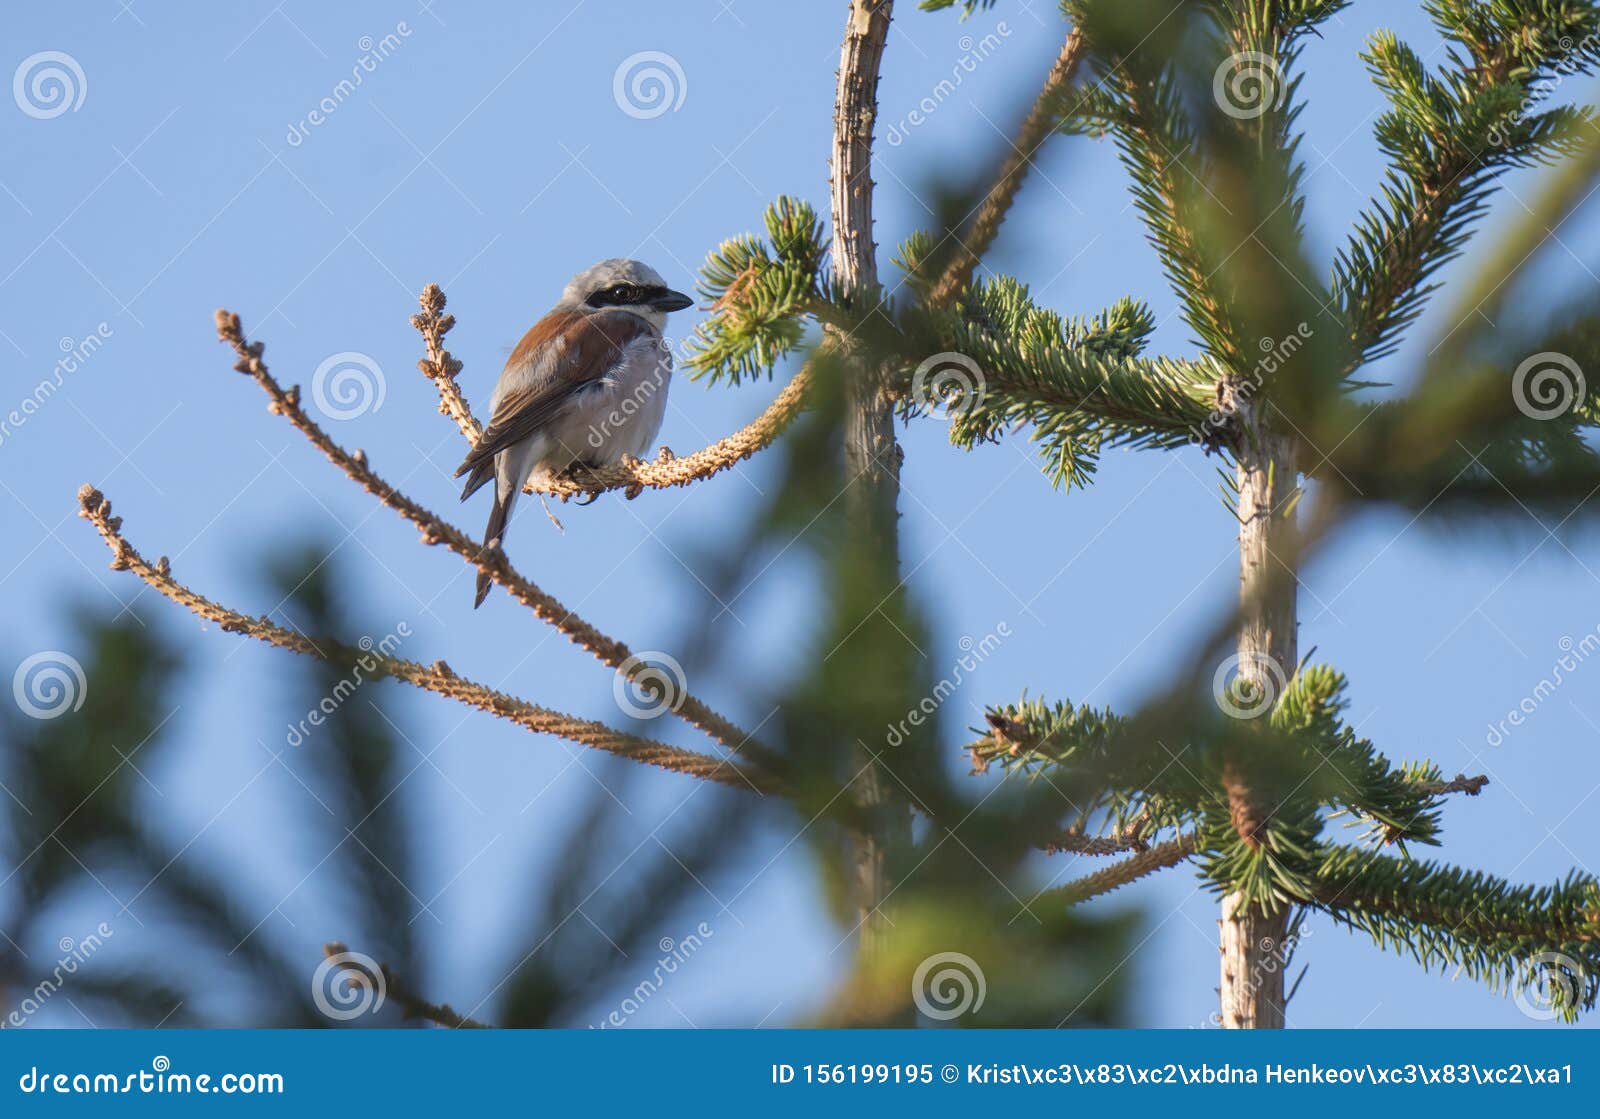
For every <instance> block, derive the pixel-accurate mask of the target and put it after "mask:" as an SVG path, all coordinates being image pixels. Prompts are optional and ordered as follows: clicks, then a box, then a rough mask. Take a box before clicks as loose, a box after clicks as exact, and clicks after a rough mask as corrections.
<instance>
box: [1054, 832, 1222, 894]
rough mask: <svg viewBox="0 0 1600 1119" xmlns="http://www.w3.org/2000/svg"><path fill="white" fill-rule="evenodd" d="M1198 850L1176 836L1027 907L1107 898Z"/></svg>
mask: <svg viewBox="0 0 1600 1119" xmlns="http://www.w3.org/2000/svg"><path fill="white" fill-rule="evenodd" d="M1199 849H1200V847H1199V839H1198V837H1196V836H1194V835H1180V836H1178V837H1177V838H1176V839H1169V840H1168V841H1167V842H1165V843H1159V844H1157V845H1156V846H1154V847H1151V848H1150V849H1149V850H1146V851H1140V852H1139V853H1138V854H1136V855H1130V856H1129V857H1128V858H1126V859H1123V860H1121V861H1120V862H1116V863H1113V864H1112V865H1110V866H1108V867H1105V868H1103V869H1101V870H1097V871H1095V872H1094V873H1093V874H1086V875H1084V876H1083V877H1082V878H1075V879H1073V880H1072V881H1071V882H1067V883H1065V884H1064V885H1061V886H1056V887H1055V888H1053V889H1049V890H1046V891H1045V892H1044V893H1042V894H1040V895H1039V896H1038V897H1036V898H1034V899H1033V901H1031V902H1029V903H1028V904H1029V905H1030V906H1032V905H1036V904H1038V903H1039V902H1044V903H1045V904H1046V905H1063V906H1067V905H1078V904H1080V903H1082V902H1086V901H1088V900H1090V899H1091V898H1097V897H1100V896H1101V895H1103V894H1109V893H1110V892H1111V891H1112V890H1116V889H1120V888H1121V887H1123V886H1126V885H1128V884H1129V883H1130V882H1137V881H1138V880H1139V879H1141V878H1143V877H1145V876H1146V875H1150V874H1154V873H1155V872H1156V871H1158V870H1165V869H1166V868H1167V867H1169V866H1177V865H1178V864H1179V863H1181V862H1183V861H1184V860H1185V859H1187V858H1189V857H1190V856H1191V855H1193V854H1194V853H1195V852H1196V851H1198V850H1199Z"/></svg>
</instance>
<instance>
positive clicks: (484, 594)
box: [472, 486, 518, 610]
mask: <svg viewBox="0 0 1600 1119" xmlns="http://www.w3.org/2000/svg"><path fill="white" fill-rule="evenodd" d="M517 492H518V491H517V490H516V489H512V490H511V491H510V493H507V494H504V495H502V493H501V488H500V487H499V486H496V487H495V490H494V505H493V506H491V507H490V509H489V526H488V527H487V528H485V529H484V530H483V546H484V547H485V548H488V547H494V546H504V544H505V538H506V524H507V523H508V522H509V521H510V520H511V507H512V506H513V505H515V504H516V503H517ZM493 585H494V580H493V579H491V578H489V576H488V575H487V574H485V573H484V572H482V571H480V572H478V594H477V597H476V598H474V599H473V600H472V608H473V609H474V610H476V609H477V608H478V607H480V606H482V605H483V600H484V599H486V598H488V597H489V588H490V587H491V586H493Z"/></svg>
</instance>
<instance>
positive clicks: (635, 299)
mask: <svg viewBox="0 0 1600 1119" xmlns="http://www.w3.org/2000/svg"><path fill="white" fill-rule="evenodd" d="M693 303H694V300H693V299H691V298H689V297H688V296H687V295H684V294H683V293H682V292H677V291H673V290H672V289H671V288H669V287H668V286H667V282H666V281H665V280H663V279H662V278H661V274H660V273H659V272H657V271H656V270H655V269H654V268H651V267H650V266H649V265H648V264H641V263H640V262H639V261H637V260H626V259H623V258H622V257H614V258H612V259H611V260H602V261H601V262H600V263H599V264H595V265H591V266H590V267H588V268H585V269H584V270H583V271H582V272H579V273H578V274H577V275H576V276H574V277H572V280H571V282H570V283H568V284H567V288H566V290H565V291H564V292H562V293H561V302H560V303H559V304H557V307H558V308H560V309H563V310H571V311H586V312H593V311H608V310H618V311H631V312H632V313H633V314H636V315H638V316H639V317H640V318H642V319H644V320H645V321H646V322H648V323H649V324H650V325H651V326H653V327H655V328H656V329H657V330H660V329H661V328H662V326H663V325H665V323H666V320H667V315H668V313H669V312H672V311H681V310H683V309H684V308H685V307H688V306H691V305H692V304H693Z"/></svg>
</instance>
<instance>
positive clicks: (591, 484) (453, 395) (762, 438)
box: [411, 284, 811, 501]
mask: <svg viewBox="0 0 1600 1119" xmlns="http://www.w3.org/2000/svg"><path fill="white" fill-rule="evenodd" d="M444 305H445V298H444V292H442V291H441V290H439V285H437V284H429V285H428V286H427V287H426V288H425V289H423V292H422V313H421V314H419V315H413V316H412V317H411V323H412V325H413V326H415V327H416V328H417V329H418V330H419V331H421V332H422V338H423V344H424V346H425V347H426V349H427V353H428V356H427V358H426V359H424V360H423V361H421V362H419V363H418V366H419V367H420V368H421V369H422V372H423V373H424V374H426V375H427V377H428V379H429V380H431V381H432V382H433V383H434V386H435V387H436V388H437V389H438V390H439V411H440V412H441V413H442V414H444V415H446V416H449V417H450V418H451V419H452V420H454V421H455V423H456V426H457V427H459V428H460V429H461V434H462V435H464V436H466V438H467V441H468V442H470V443H476V442H477V441H478V438H479V436H481V435H482V434H483V428H482V425H480V424H479V423H478V421H477V419H476V418H475V417H474V416H473V414H472V409H471V408H470V407H469V406H468V405H467V401H466V398H465V397H464V396H463V395H462V394H461V388H460V386H459V385H457V384H456V374H458V373H459V372H460V371H461V363H460V362H459V361H457V360H456V359H455V358H454V357H453V356H452V355H451V353H450V351H449V350H448V349H446V348H445V345H444V336H445V334H446V333H448V332H449V330H450V328H451V327H453V326H454V325H455V316H454V315H445V314H441V312H442V311H443V310H444ZM810 385H811V370H810V368H809V367H805V368H802V369H801V370H800V371H799V372H798V373H796V374H795V375H794V377H793V378H792V379H791V380H790V381H789V383H788V384H787V385H785V386H784V389H783V391H782V392H780V393H779V394H778V395H777V397H776V398H774V400H773V401H772V403H771V404H769V405H767V407H766V410H765V411H763V412H762V413H761V414H760V415H759V416H757V417H756V418H755V419H754V420H751V421H750V423H748V424H746V425H745V426H744V427H742V428H740V429H739V430H738V431H735V432H734V433H733V434H731V435H728V436H726V437H724V438H722V439H719V440H717V441H716V442H715V443H712V444H711V445H709V446H707V447H704V448H702V449H701V450H699V451H696V452H695V453H694V454H692V455H686V456H684V457H683V458H677V457H674V456H673V455H672V454H671V453H670V452H668V451H666V450H665V449H663V452H662V455H661V457H659V458H657V459H656V460H655V461H654V462H644V461H642V460H634V461H631V462H627V463H622V464H619V465H616V466H600V467H574V468H573V469H572V470H571V471H569V472H568V473H567V474H564V475H562V476H561V477H558V478H533V479H529V481H528V484H527V485H526V486H524V487H523V492H525V493H530V494H551V495H554V496H556V497H559V498H561V499H562V500H563V501H565V500H567V499H568V498H570V497H575V496H579V495H587V494H599V493H605V492H606V491H607V490H625V491H627V493H628V495H629V496H630V497H631V496H634V495H637V494H638V493H639V492H641V491H642V490H646V489H669V488H671V487H673V486H687V485H689V484H691V483H693V482H699V481H703V480H704V479H706V478H710V477H711V476H713V475H715V474H720V473H722V472H723V471H724V470H728V469H730V468H732V467H734V466H737V465H738V464H739V463H741V462H743V461H744V460H745V459H747V458H749V457H750V456H751V455H754V454H755V453H756V452H757V451H761V450H764V449H765V448H766V447H768V446H770V445H771V444H772V442H773V440H775V439H777V437H778V436H779V435H780V434H782V433H783V431H784V429H785V428H787V427H788V426H789V424H790V423H792V422H793V421H794V418H795V417H796V416H798V415H799V414H800V411H801V409H802V407H803V406H804V404H805V396H806V392H807V391H808V389H809V388H810Z"/></svg>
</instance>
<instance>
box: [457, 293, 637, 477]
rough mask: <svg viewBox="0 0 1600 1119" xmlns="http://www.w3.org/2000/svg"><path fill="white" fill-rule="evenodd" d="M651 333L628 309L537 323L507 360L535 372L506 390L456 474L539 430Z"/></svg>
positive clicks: (559, 314) (560, 314) (562, 315)
mask: <svg viewBox="0 0 1600 1119" xmlns="http://www.w3.org/2000/svg"><path fill="white" fill-rule="evenodd" d="M649 333H650V327H649V325H648V324H646V323H645V321H644V320H643V319H641V318H639V317H638V316H637V315H631V314H628V313H626V312H604V313H601V314H589V315H585V314H583V313H581V312H578V311H556V312H552V313H551V314H548V315H546V316H545V317H544V318H542V319H540V320H539V321H538V322H536V323H534V325H533V328H532V329H531V330H529V331H528V333H527V334H525V335H523V336H522V341H520V342H518V343H517V346H516V348H515V349H514V350H512V351H511V357H510V358H509V359H508V360H507V361H506V368H507V369H513V368H518V367H522V368H526V369H529V370H530V372H531V375H530V376H529V377H528V378H527V379H526V380H525V382H524V384H522V385H519V386H514V387H511V388H508V389H507V390H506V391H505V392H504V393H503V394H502V395H501V397H500V399H499V400H498V401H497V402H496V404H495V409H494V415H493V416H491V417H490V418H489V426H488V427H487V428H485V429H484V432H483V435H482V436H481V437H480V438H479V439H478V442H477V444H476V445H475V446H474V447H473V448H472V453H471V454H469V455H467V457H466V459H465V461H463V462H462V464H461V466H460V468H459V469H457V470H456V477H458V478H459V477H460V476H461V475H463V474H466V473H467V472H468V471H471V470H474V469H476V468H478V467H479V466H483V465H485V464H487V463H489V462H492V461H493V459H494V456H495V455H497V454H499V453H500V452H501V451H503V450H505V449H506V448H507V447H510V446H514V445H516V444H517V443H520V442H522V441H523V440H524V439H527V438H528V437H529V436H531V435H534V434H535V433H537V432H538V431H539V429H540V428H542V427H543V426H544V425H545V424H547V423H549V422H550V420H551V418H552V417H553V416H555V414H556V413H557V412H558V411H560V409H561V406H562V405H563V404H565V403H566V402H567V401H568V400H570V399H571V398H572V396H573V395H574V394H575V393H577V392H579V391H581V390H582V389H583V388H584V386H586V385H589V384H591V383H593V382H595V381H598V380H600V379H601V378H602V377H604V376H605V375H606V374H607V373H609V372H610V371H611V370H612V368H613V367H614V366H615V365H616V363H617V361H618V360H619V359H620V358H621V356H622V352H623V350H625V349H626V348H627V347H628V346H629V345H630V344H631V343H633V342H634V341H636V340H637V339H639V338H641V337H643V336H644V335H646V334H649ZM502 375H503V374H502Z"/></svg>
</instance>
